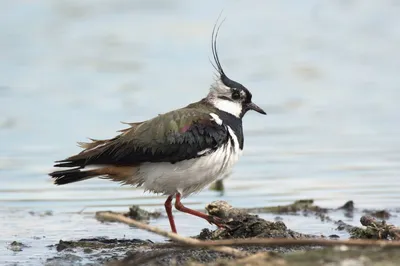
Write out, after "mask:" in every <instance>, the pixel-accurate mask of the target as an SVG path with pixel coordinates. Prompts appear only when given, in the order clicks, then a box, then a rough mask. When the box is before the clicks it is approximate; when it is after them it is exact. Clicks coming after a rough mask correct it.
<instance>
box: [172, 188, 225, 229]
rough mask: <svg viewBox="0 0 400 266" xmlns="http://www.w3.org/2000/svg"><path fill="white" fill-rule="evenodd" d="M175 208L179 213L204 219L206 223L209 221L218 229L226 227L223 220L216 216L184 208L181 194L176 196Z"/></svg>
mask: <svg viewBox="0 0 400 266" xmlns="http://www.w3.org/2000/svg"><path fill="white" fill-rule="evenodd" d="M175 208H176V209H177V210H178V211H181V212H184V213H188V214H191V215H194V216H197V217H200V218H203V219H205V220H206V221H208V222H209V223H210V224H215V225H216V226H218V227H224V226H223V224H222V220H221V219H220V218H218V217H216V216H212V215H207V214H205V213H202V212H199V211H195V210H192V209H189V208H187V207H185V206H183V204H182V203H181V194H180V193H176V195H175Z"/></svg>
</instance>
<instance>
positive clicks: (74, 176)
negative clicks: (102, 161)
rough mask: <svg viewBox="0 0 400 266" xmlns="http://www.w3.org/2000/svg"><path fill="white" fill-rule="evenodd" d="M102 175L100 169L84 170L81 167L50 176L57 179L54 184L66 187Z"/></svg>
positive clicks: (56, 172)
mask: <svg viewBox="0 0 400 266" xmlns="http://www.w3.org/2000/svg"><path fill="white" fill-rule="evenodd" d="M102 174H103V173H101V171H99V169H93V170H84V169H82V168H81V167H78V168H73V169H68V170H61V171H54V172H52V173H50V174H49V175H50V176H51V177H52V178H54V179H55V180H54V184H56V185H65V184H69V183H74V182H78V181H82V180H86V179H89V178H93V177H96V176H100V175H102Z"/></svg>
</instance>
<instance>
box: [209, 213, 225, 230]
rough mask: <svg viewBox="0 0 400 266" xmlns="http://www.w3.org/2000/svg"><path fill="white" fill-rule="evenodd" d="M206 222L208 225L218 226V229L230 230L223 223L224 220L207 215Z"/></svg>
mask: <svg viewBox="0 0 400 266" xmlns="http://www.w3.org/2000/svg"><path fill="white" fill-rule="evenodd" d="M207 221H208V222H209V223H210V224H214V225H216V226H218V228H219V229H230V227H229V226H228V225H227V224H226V223H225V222H224V220H223V219H221V218H219V217H217V216H213V215H208V219H207Z"/></svg>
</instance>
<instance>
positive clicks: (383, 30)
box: [0, 0, 400, 261]
mask: <svg viewBox="0 0 400 266" xmlns="http://www.w3.org/2000/svg"><path fill="white" fill-rule="evenodd" d="M222 9H223V10H224V11H223V15H222V16H223V17H227V19H226V21H225V23H224V25H223V27H222V29H221V32H220V37H219V52H220V57H221V61H222V64H223V65H224V68H225V70H226V72H227V74H228V75H229V76H230V77H231V78H232V79H235V80H237V81H239V82H241V83H243V84H244V85H245V86H247V87H248V88H249V89H250V90H251V91H252V93H253V100H254V102H256V103H257V104H258V105H260V106H261V107H262V108H263V109H264V110H266V111H267V113H268V115H267V116H261V115H258V114H257V113H248V114H247V115H246V117H245V119H244V130H245V151H244V156H243V157H242V158H241V160H240V161H239V163H238V165H237V166H236V167H235V170H234V173H233V174H232V176H231V177H230V178H229V179H228V180H226V182H225V188H226V192H225V195H224V196H223V197H220V196H219V194H218V193H216V192H214V191H210V190H204V191H203V192H201V193H199V194H197V195H194V196H192V197H190V198H188V199H186V200H185V203H186V204H187V205H188V206H191V207H193V208H197V209H202V208H203V207H204V205H205V204H206V203H208V202H210V201H212V200H215V199H223V200H227V201H228V202H229V203H231V204H232V205H233V206H237V207H257V206H267V205H268V206H269V205H277V204H287V203H291V202H292V201H294V200H296V199H302V198H313V199H315V200H316V202H317V204H319V205H323V206H326V207H337V206H339V205H341V204H343V203H344V202H345V201H347V200H350V199H351V200H354V201H355V203H356V206H357V207H360V208H397V207H399V200H400V193H399V192H400V179H399V174H400V152H399V151H400V138H399V133H400V123H399V121H400V106H399V104H398V100H399V99H400V89H399V84H400V76H399V69H400V27H399V25H400V16H399V15H398V14H399V13H400V5H399V3H398V1H389V0H382V1H372V0H363V1H361V0H352V1H342V0H335V1H319V0H306V1H293V0H292V1H290V0H285V1H256V0H254V1H183V0H180V1H178V0H177V1H161V0H154V1H153V0H152V1H145V0H135V1H134V0H101V1H99V0H96V1H94V0H87V1H77V0H58V1H49V0H43V1H27V0H14V1H1V9H0V22H1V23H0V113H1V115H0V219H1V220H0V225H1V228H2V230H3V232H2V235H3V239H2V240H0V250H1V249H2V248H5V246H6V243H9V242H10V241H13V240H19V239H25V240H26V241H28V242H29V243H31V242H32V244H31V246H32V247H31V249H30V251H29V252H28V253H27V254H28V255H25V257H24V256H21V254H19V255H18V256H19V257H18V258H22V257H23V258H26V259H29V258H30V257H39V256H40V254H41V253H42V252H43V247H44V244H54V243H56V242H57V241H58V239H60V238H63V237H67V238H74V239H78V238H79V236H94V235H108V236H110V237H121V236H123V235H125V234H126V235H127V237H132V235H130V233H129V232H131V231H129V230H128V229H127V228H126V227H125V226H123V225H121V226H120V227H119V228H121V229H123V230H115V231H114V230H110V229H109V227H106V226H104V225H101V224H99V223H98V222H96V221H95V220H94V219H93V212H95V211H97V210H104V209H111V210H114V211H119V210H126V209H127V206H129V205H131V204H138V205H140V206H142V207H144V208H146V209H149V210H154V209H162V208H163V202H164V200H165V198H164V197H160V196H156V195H153V194H148V193H143V191H142V189H135V188H130V187H120V186H119V185H118V184H115V183H112V182H109V181H104V180H88V181H85V182H81V183H76V184H71V185H68V186H62V187H56V186H54V185H53V184H52V181H51V180H50V178H49V177H48V176H47V175H46V174H47V173H48V172H49V171H50V170H52V163H53V161H54V160H57V159H63V158H64V157H66V156H68V155H70V154H72V153H76V152H78V151H79V148H78V147H77V146H76V145H75V143H76V142H77V141H85V140H86V137H92V138H98V139H100V138H109V137H112V136H113V135H114V134H116V130H119V129H122V128H124V127H125V126H124V125H122V124H120V121H125V122H134V121H142V120H145V119H149V118H151V117H153V116H155V115H157V114H159V113H163V112H167V111H169V110H170V109H175V108H178V107H182V106H185V105H186V104H188V103H190V102H193V101H197V100H199V99H200V98H202V97H204V96H205V95H206V94H207V92H208V88H209V85H210V83H211V82H212V81H213V71H214V70H213V68H212V66H211V64H210V63H209V58H210V57H211V51H210V38H211V31H212V27H213V24H214V23H215V21H216V19H217V17H218V15H219V13H220V11H221V10H222ZM46 210H51V211H52V212H53V216H49V217H45V218H43V217H40V215H39V216H37V215H28V213H29V212H30V211H33V212H35V213H42V212H44V211H46ZM81 210H84V211H83V212H82V213H81V214H79V212H80V211H81ZM27 215H28V216H27ZM177 217H178V218H177V219H178V221H177V224H178V225H179V227H180V228H181V230H180V232H181V233H182V234H185V235H190V234H195V233H196V232H198V230H199V228H202V227H204V226H206V224H205V223H204V222H203V221H198V220H197V219H195V218H192V217H187V216H185V215H183V216H182V215H178V216H177ZM285 222H289V227H290V225H292V226H291V228H292V229H299V228H303V229H305V228H306V227H307V228H308V230H309V232H312V233H326V230H327V229H326V228H323V229H320V228H319V227H318V226H316V227H315V228H311V229H310V224H309V223H308V224H307V225H306V226H305V225H301V223H300V224H299V222H297V221H296V220H295V219H294V220H291V221H285ZM153 224H156V225H159V226H161V227H163V228H165V229H168V228H169V225H168V222H167V220H165V219H163V220H160V221H154V223H153ZM296 226H297V227H296ZM93 228H96V229H95V230H93ZM127 230H128V231H127ZM138 234H139V236H140V234H144V233H139V232H135V236H138ZM144 235H145V234H144ZM38 236H39V237H40V239H41V240H40V241H42V242H41V244H40V245H39V246H40V248H39V247H38V244H35V243H36V242H35V241H34V240H33V239H35V237H36V238H37V237H38ZM43 236H44V237H43ZM146 237H147V238H152V239H153V240H154V239H156V240H157V237H154V236H150V235H146ZM27 239H28V240H27ZM35 248H36V249H35ZM32 250H33V251H32ZM36 251H37V252H36ZM35 252H36V253H35ZM1 253H3V254H4V252H1V251H0V255H1ZM6 256H7V257H6V258H7V261H12V258H11V257H9V256H12V254H11V253H10V252H9V253H7V252H6Z"/></svg>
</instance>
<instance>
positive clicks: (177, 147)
mask: <svg viewBox="0 0 400 266" xmlns="http://www.w3.org/2000/svg"><path fill="white" fill-rule="evenodd" d="M218 32H219V27H218V28H216V25H215V26H214V29H213V32H212V37H211V48H212V54H213V58H214V62H215V65H214V64H213V66H214V68H215V69H216V70H217V72H218V73H217V79H216V80H215V82H214V83H213V84H212V85H211V87H210V90H209V93H208V95H207V96H206V97H205V98H203V99H201V100H200V101H198V102H195V103H191V104H189V105H187V106H186V107H183V108H180V109H177V110H173V111H170V112H168V113H164V114H161V115H158V116H157V117H154V118H152V119H150V120H147V121H143V122H137V123H129V128H127V129H123V130H121V131H120V134H119V135H117V136H116V137H114V138H111V139H106V140H94V139H92V140H91V142H90V143H79V145H80V146H81V148H83V150H82V151H81V152H80V153H78V154H76V155H73V156H70V157H68V158H66V159H64V160H60V161H56V164H55V165H54V166H55V167H61V168H66V169H65V170H60V171H55V172H52V173H50V174H49V175H50V176H51V177H52V178H54V179H55V180H54V183H55V184H57V185H64V184H69V183H73V182H78V181H82V180H86V179H90V178H94V177H100V178H105V179H109V180H112V181H117V182H120V183H122V184H127V185H133V186H137V187H143V188H144V189H145V190H147V191H150V192H154V193H161V194H163V195H166V196H168V198H167V200H166V201H165V210H166V212H167V215H168V219H169V222H170V225H171V230H172V232H174V233H176V232H177V231H176V226H175V222H174V218H173V216H172V200H173V199H174V198H175V208H176V209H177V210H179V211H182V212H185V213H188V214H192V215H195V216H198V217H200V218H203V219H205V220H207V221H208V222H210V223H212V224H215V225H217V226H223V225H222V224H221V220H220V219H218V218H217V217H214V216H210V215H206V214H204V213H202V212H199V211H195V210H192V209H189V208H187V207H185V206H184V205H183V204H182V203H181V198H182V197H186V196H189V195H190V194H192V193H195V192H198V191H200V190H201V189H203V188H204V187H205V186H207V185H209V184H210V183H212V182H213V181H215V180H217V179H218V178H220V177H222V176H225V175H227V173H229V172H230V171H231V169H232V167H233V165H234V164H235V163H236V162H237V161H238V159H239V156H240V154H241V152H242V150H243V144H244V136H243V127H242V119H243V116H244V115H245V114H246V112H247V111H249V110H254V111H256V112H258V113H260V114H266V113H265V112H264V110H263V109H261V108H260V107H258V106H257V105H256V104H254V103H253V102H252V94H251V93H250V91H249V90H248V89H247V88H246V87H245V86H243V85H242V84H240V83H238V82H236V81H233V80H232V79H230V78H228V76H227V75H226V74H225V71H224V70H223V68H222V66H221V63H220V60H219V57H218V53H217V37H218Z"/></svg>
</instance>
